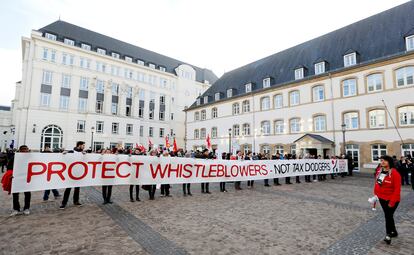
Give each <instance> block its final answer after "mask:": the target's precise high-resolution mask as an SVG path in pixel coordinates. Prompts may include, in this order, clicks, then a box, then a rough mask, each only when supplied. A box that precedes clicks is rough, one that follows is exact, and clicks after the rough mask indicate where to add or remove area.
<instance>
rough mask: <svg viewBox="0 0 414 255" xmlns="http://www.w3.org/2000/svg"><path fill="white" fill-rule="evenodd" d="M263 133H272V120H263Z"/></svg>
mask: <svg viewBox="0 0 414 255" xmlns="http://www.w3.org/2000/svg"><path fill="white" fill-rule="evenodd" d="M260 127H261V131H262V135H270V121H268V120H265V121H262V123H261V125H260Z"/></svg>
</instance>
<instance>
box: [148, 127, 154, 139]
mask: <svg viewBox="0 0 414 255" xmlns="http://www.w3.org/2000/svg"><path fill="white" fill-rule="evenodd" d="M148 136H149V137H154V128H153V127H149V128H148Z"/></svg>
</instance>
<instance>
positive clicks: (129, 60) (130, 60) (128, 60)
mask: <svg viewBox="0 0 414 255" xmlns="http://www.w3.org/2000/svg"><path fill="white" fill-rule="evenodd" d="M124 58H125V61H126V62H129V63H132V58H131V57H128V56H125V57H124Z"/></svg>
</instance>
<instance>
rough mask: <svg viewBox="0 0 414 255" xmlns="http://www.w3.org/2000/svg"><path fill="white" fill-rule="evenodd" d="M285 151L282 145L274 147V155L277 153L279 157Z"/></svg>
mask: <svg viewBox="0 0 414 255" xmlns="http://www.w3.org/2000/svg"><path fill="white" fill-rule="evenodd" d="M284 152H285V150H284V149H283V145H275V153H279V154H280V155H283V154H284Z"/></svg>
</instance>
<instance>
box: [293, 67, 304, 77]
mask: <svg viewBox="0 0 414 255" xmlns="http://www.w3.org/2000/svg"><path fill="white" fill-rule="evenodd" d="M304 76H305V70H304V68H303V67H300V68H296V69H295V80H300V79H303V77H304Z"/></svg>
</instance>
